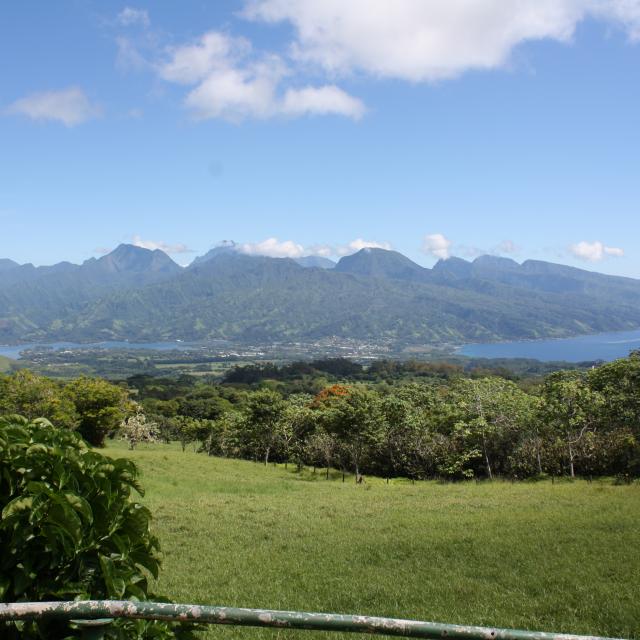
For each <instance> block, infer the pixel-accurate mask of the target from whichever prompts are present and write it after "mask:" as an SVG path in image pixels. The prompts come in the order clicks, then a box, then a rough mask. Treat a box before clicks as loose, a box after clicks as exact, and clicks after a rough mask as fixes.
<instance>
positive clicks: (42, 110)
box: [6, 87, 102, 127]
mask: <svg viewBox="0 0 640 640" xmlns="http://www.w3.org/2000/svg"><path fill="white" fill-rule="evenodd" d="M6 111H7V113H9V114H14V115H23V116H26V117H27V118H31V119H32V120H52V121H57V122H62V124H64V125H65V126H67V127H74V126H76V125H78V124H82V123H83V122H87V120H91V119H93V118H97V117H99V116H100V114H101V112H102V110H101V109H100V107H99V106H98V105H95V104H93V103H92V102H91V101H90V100H89V98H88V97H87V96H86V94H85V93H84V91H83V90H82V89H81V88H80V87H68V88H66V89H60V90H58V91H44V92H41V93H32V94H31V95H28V96H25V97H24V98H20V99H19V100H16V101H15V102H14V103H13V104H11V105H9V107H8V108H7V110H6Z"/></svg>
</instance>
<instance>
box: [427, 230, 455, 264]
mask: <svg viewBox="0 0 640 640" xmlns="http://www.w3.org/2000/svg"><path fill="white" fill-rule="evenodd" d="M451 244H452V243H451V240H449V238H447V237H445V236H444V235H442V234H441V233H431V234H429V235H426V236H425V237H424V239H423V241H422V251H423V253H426V254H427V255H428V256H433V257H434V258H440V259H442V260H446V259H447V258H448V257H449V256H450V255H451Z"/></svg>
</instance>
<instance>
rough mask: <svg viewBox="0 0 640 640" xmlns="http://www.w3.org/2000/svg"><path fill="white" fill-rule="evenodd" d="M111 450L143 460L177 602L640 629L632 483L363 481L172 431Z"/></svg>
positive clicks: (164, 578) (636, 498) (637, 494)
mask: <svg viewBox="0 0 640 640" xmlns="http://www.w3.org/2000/svg"><path fill="white" fill-rule="evenodd" d="M107 453H109V454H110V455H122V456H131V457H132V458H133V459H135V460H136V462H138V463H139V465H140V467H141V469H142V471H143V484H144V485H145V487H146V489H147V494H146V497H145V499H144V500H145V502H146V504H147V505H148V506H149V507H150V508H151V510H152V511H153V513H154V514H155V531H156V533H157V534H158V536H159V537H160V539H161V542H162V545H163V551H164V566H163V572H162V575H161V579H160V581H159V584H158V585H157V591H158V593H162V594H163V595H166V596H168V597H170V598H172V599H174V600H175V601H177V602H185V603H202V604H217V605H228V606H242V607H263V608H274V609H296V610H310V611H333V612H340V613H362V614H371V615H382V616H393V617H406V618H415V619H422V620H433V621H439V622H450V623H464V624H479V625H491V626H501V627H517V628H528V629H533V630H546V631H558V632H574V633H582V634H597V635H607V636H618V637H636V638H640V486H639V485H638V484H636V485H632V486H613V484H612V483H611V482H610V481H609V482H593V483H592V484H590V483H588V482H585V481H576V482H574V483H569V482H556V483H555V484H554V485H552V484H551V483H547V482H543V483H520V484H518V483H516V484H511V483H503V482H494V483H488V482H484V483H480V484H476V483H473V482H470V483H461V484H438V483H435V482H423V483H417V484H415V485H412V484H410V483H407V482H403V481H396V482H392V483H391V484H389V485H387V484H385V483H384V482H383V481H382V480H377V479H367V480H368V481H367V484H366V485H364V486H362V485H361V486H356V485H355V483H352V482H347V483H344V484H343V483H342V482H341V481H340V479H339V477H338V476H336V477H335V478H333V479H332V480H330V481H326V480H324V476H323V475H321V474H320V473H319V474H318V475H317V476H314V475H313V474H312V473H311V472H306V473H304V474H303V475H302V476H300V475H298V474H296V473H295V472H294V471H293V470H292V469H291V468H290V469H289V470H285V469H283V468H282V467H273V466H269V467H265V466H263V465H260V464H254V463H251V462H244V461H236V460H222V459H218V458H208V457H206V456H204V455H202V454H195V453H193V452H186V453H183V452H182V451H180V450H179V448H178V447H175V446H173V445H143V446H141V447H140V448H139V449H137V450H136V451H133V452H129V451H127V450H126V447H125V445H124V444H123V443H114V444H112V445H111V446H110V448H109V450H108V451H107ZM214 634H218V635H219V636H224V637H231V636H233V637H234V638H236V637H239V636H242V637H243V638H261V639H262V638H275V637H276V636H279V637H285V636H286V637H289V638H292V639H293V637H295V638H308V639H310V638H312V637H313V633H312V632H286V631H271V630H258V629H247V628H233V627H225V628H219V627H212V628H211V630H210V631H209V635H210V636H211V637H212V636H213V635H214ZM325 637H326V636H325Z"/></svg>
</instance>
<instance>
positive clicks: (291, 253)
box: [238, 238, 307, 258]
mask: <svg viewBox="0 0 640 640" xmlns="http://www.w3.org/2000/svg"><path fill="white" fill-rule="evenodd" d="M238 251H240V252H241V253H246V254H248V255H255V256H268V257H269V258H301V257H302V256H304V255H307V254H306V253H305V249H304V247H303V246H302V245H301V244H298V243H296V242H293V241H292V240H284V241H283V242H280V241H279V240H278V239H277V238H267V239H266V240H263V241H262V242H256V243H251V242H248V243H245V244H240V245H238Z"/></svg>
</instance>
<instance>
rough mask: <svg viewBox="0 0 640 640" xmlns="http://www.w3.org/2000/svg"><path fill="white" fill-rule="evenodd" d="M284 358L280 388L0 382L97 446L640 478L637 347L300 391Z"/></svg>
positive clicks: (463, 472)
mask: <svg viewBox="0 0 640 640" xmlns="http://www.w3.org/2000/svg"><path fill="white" fill-rule="evenodd" d="M285 366H289V369H286V370H285V374H281V375H280V378H281V379H282V378H283V377H284V378H286V379H287V380H288V382H287V384H286V385H284V386H283V385H282V383H281V382H278V376H277V375H274V377H273V378H269V379H266V378H263V377H262V375H259V376H256V369H255V367H254V368H253V369H250V370H249V371H248V372H247V373H246V376H245V378H244V379H245V380H247V379H248V380H253V381H254V382H253V384H248V383H246V382H242V383H241V382H233V376H235V377H236V379H237V378H242V375H240V374H237V375H236V374H235V373H234V374H233V376H228V378H231V381H229V380H227V381H225V382H224V384H220V383H212V382H197V381H196V380H194V378H190V377H188V376H181V377H180V378H177V379H160V378H151V377H145V376H136V377H134V378H130V379H129V380H128V384H127V386H126V387H125V385H124V384H122V385H113V384H110V383H107V382H105V381H102V380H91V379H86V378H84V379H79V380H74V381H72V382H70V383H68V384H60V383H57V382H53V381H50V380H47V379H44V378H40V377H38V376H34V375H33V374H29V373H27V372H18V373H17V374H14V375H13V376H4V377H2V378H0V413H7V412H9V413H22V414H26V415H27V417H36V415H38V416H43V417H47V418H49V419H51V420H52V421H53V422H56V421H57V422H58V423H60V424H62V425H63V426H68V427H69V428H72V429H78V430H79V431H80V433H81V434H82V435H83V436H84V437H85V438H86V439H87V440H89V442H91V443H92V444H98V445H99V444H101V443H102V442H103V441H104V437H105V436H107V435H116V434H117V433H118V431H120V432H121V433H124V434H125V435H126V436H127V437H128V439H129V441H130V443H131V446H135V445H136V443H137V442H139V441H142V440H144V439H147V438H149V437H157V438H160V439H163V440H165V441H170V440H179V441H180V442H182V445H183V447H186V446H188V445H189V444H190V443H194V445H195V446H196V447H197V448H198V449H199V450H200V451H202V452H204V453H207V454H209V455H215V456H224V457H230V458H242V459H247V460H254V461H257V462H261V463H263V464H269V463H270V462H280V463H285V464H292V465H296V466H297V467H298V468H302V467H312V468H314V469H323V470H324V472H325V473H327V475H328V473H329V470H330V469H332V468H333V469H338V470H342V471H343V473H344V474H346V473H353V474H354V475H355V477H356V479H358V478H361V477H362V476H363V475H364V474H375V475H378V476H382V477H386V478H391V477H406V478H411V479H413V480H421V479H429V478H440V479H448V480H458V479H466V478H488V479H492V478H495V477H506V478H513V479H525V478H534V477H544V476H552V477H557V476H563V475H564V476H569V477H575V476H577V475H582V476H587V477H591V476H603V475H606V476H616V477H619V478H621V479H631V478H634V477H637V476H638V475H639V474H640V351H636V352H633V353H632V354H630V356H629V357H628V358H624V359H621V360H617V361H615V362H612V363H608V364H603V365H600V366H597V367H594V368H592V369H589V370H587V371H584V370H583V371H556V372H553V373H550V374H548V375H546V376H544V377H538V378H536V379H535V380H531V379H525V380H516V381H514V380H511V379H506V378H505V377H499V376H495V375H482V376H479V375H477V374H474V375H464V372H460V373H459V375H453V373H454V372H452V371H450V370H448V369H447V370H444V371H443V370H442V369H440V370H439V371H433V370H432V371H431V373H432V374H433V375H430V376H426V377H425V376H422V377H421V376H418V377H414V378H411V379H405V378H402V379H400V380H397V381H396V382H395V383H393V382H391V383H390V382H389V381H384V380H383V381H380V380H378V381H377V382H371V381H370V380H362V379H359V380H353V379H352V380H348V379H342V380H341V379H339V376H338V377H336V376H334V377H333V378H331V377H330V378H326V377H324V376H325V375H327V374H328V375H330V376H331V375H333V374H330V370H333V371H334V372H338V373H344V372H345V371H346V370H347V369H346V368H345V367H343V366H340V367H338V366H337V365H335V366H334V364H332V363H328V364H326V366H324V367H323V376H321V377H320V378H318V377H313V376H311V381H307V383H306V384H305V385H303V387H304V389H303V390H301V385H300V384H299V381H296V380H292V379H291V374H292V368H291V367H290V365H285ZM376 367H377V369H381V368H384V370H385V371H387V370H388V369H389V368H390V366H389V365H385V366H384V367H381V366H380V365H376ZM376 367H374V370H375V368H376ZM273 371H274V372H275V374H278V371H277V368H274V369H273ZM351 372H352V373H356V374H357V375H358V376H359V377H360V378H362V376H363V375H364V374H363V371H362V370H360V369H358V370H356V369H355V368H351ZM303 373H304V375H306V376H309V375H310V373H312V372H309V371H306V370H304V371H303ZM443 373H445V375H443ZM256 378H257V379H256ZM319 382H320V385H319V384H318V383H319ZM318 386H320V387H321V388H318ZM89 400H91V402H89Z"/></svg>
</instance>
